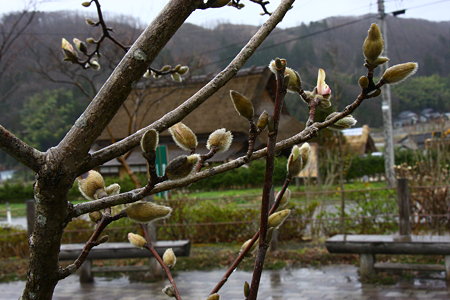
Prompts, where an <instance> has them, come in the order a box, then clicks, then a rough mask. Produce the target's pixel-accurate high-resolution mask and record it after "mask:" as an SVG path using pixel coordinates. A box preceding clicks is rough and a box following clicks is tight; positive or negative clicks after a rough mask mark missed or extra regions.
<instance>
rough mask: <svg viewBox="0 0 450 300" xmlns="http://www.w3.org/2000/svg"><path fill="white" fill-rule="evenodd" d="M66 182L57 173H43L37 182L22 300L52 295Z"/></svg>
mask: <svg viewBox="0 0 450 300" xmlns="http://www.w3.org/2000/svg"><path fill="white" fill-rule="evenodd" d="M49 173H50V172H49ZM52 173H53V172H52ZM53 174H55V173H53ZM56 174H57V173H56ZM67 182H68V181H65V183H64V181H63V180H62V178H61V177H60V178H58V177H57V176H53V177H52V176H45V177H43V178H39V179H38V180H37V182H36V185H35V191H34V193H35V201H36V217H35V221H34V231H33V234H32V235H31V237H30V239H29V244H30V261H29V266H28V274H27V283H26V286H25V289H24V291H23V294H22V299H23V300H25V299H29V300H36V299H39V300H45V299H52V295H53V291H54V289H55V286H56V284H57V283H58V268H59V261H58V255H59V249H60V246H61V237H62V233H63V230H64V227H65V222H66V217H67V206H68V202H67V192H68V190H69V187H70V184H67Z"/></svg>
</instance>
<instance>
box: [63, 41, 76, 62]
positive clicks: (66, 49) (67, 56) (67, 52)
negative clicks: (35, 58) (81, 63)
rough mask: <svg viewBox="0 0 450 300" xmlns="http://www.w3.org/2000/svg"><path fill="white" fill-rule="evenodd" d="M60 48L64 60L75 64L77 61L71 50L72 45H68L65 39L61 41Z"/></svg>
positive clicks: (73, 50)
mask: <svg viewBox="0 0 450 300" xmlns="http://www.w3.org/2000/svg"><path fill="white" fill-rule="evenodd" d="M61 48H62V50H63V53H64V60H65V61H70V62H72V63H76V62H77V61H78V53H77V52H76V51H75V49H74V48H73V46H72V44H71V43H69V42H68V41H67V40H66V39H65V38H62V40H61Z"/></svg>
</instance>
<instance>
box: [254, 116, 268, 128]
mask: <svg viewBox="0 0 450 300" xmlns="http://www.w3.org/2000/svg"><path fill="white" fill-rule="evenodd" d="M268 121H269V114H268V113H267V111H263V112H262V113H261V115H259V118H258V121H257V122H256V127H258V129H259V130H263V129H264V128H266V126H267V122H268Z"/></svg>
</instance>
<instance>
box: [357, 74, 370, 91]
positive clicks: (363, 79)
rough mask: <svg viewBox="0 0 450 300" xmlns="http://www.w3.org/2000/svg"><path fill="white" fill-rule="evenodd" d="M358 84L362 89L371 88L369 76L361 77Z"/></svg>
mask: <svg viewBox="0 0 450 300" xmlns="http://www.w3.org/2000/svg"><path fill="white" fill-rule="evenodd" d="M358 84H359V86H360V87H361V88H362V89H367V88H368V87H369V78H367V76H361V77H359V80H358Z"/></svg>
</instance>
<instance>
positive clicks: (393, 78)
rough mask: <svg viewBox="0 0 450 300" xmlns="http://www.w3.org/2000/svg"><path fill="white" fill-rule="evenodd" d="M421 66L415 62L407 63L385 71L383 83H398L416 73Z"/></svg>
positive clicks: (382, 78)
mask: <svg viewBox="0 0 450 300" xmlns="http://www.w3.org/2000/svg"><path fill="white" fill-rule="evenodd" d="M418 67H419V65H418V64H417V63H415V62H407V63H404V64H399V65H395V66H392V67H390V68H388V69H387V70H386V71H384V74H383V76H382V77H381V81H382V82H385V83H389V84H391V83H397V82H400V81H403V80H405V79H406V78H408V77H409V76H411V75H413V74H414V73H416V71H417V69H418Z"/></svg>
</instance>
